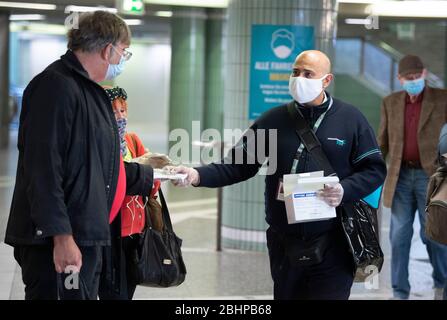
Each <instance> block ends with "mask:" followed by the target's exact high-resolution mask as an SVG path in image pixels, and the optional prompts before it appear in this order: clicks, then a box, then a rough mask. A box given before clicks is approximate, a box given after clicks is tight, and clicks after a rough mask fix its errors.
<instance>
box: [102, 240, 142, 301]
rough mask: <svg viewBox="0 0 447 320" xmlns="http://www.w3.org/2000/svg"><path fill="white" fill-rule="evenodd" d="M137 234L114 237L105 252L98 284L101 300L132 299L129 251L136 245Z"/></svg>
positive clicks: (133, 287) (132, 288)
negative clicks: (110, 245)
mask: <svg viewBox="0 0 447 320" xmlns="http://www.w3.org/2000/svg"><path fill="white" fill-rule="evenodd" d="M138 237H139V235H133V236H132V237H124V238H120V239H114V241H112V247H111V248H110V247H109V248H108V251H107V252H106V253H105V258H104V265H103V270H102V274H101V279H100V284H99V292H98V294H99V299H101V300H132V298H133V295H134V293H135V290H136V288H137V285H136V283H135V282H134V281H133V280H132V276H131V274H130V271H129V270H130V265H131V259H132V257H131V253H132V250H133V249H134V248H135V247H136V245H137V242H136V241H137V238H138Z"/></svg>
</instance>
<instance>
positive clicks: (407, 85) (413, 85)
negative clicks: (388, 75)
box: [402, 77, 425, 96]
mask: <svg viewBox="0 0 447 320" xmlns="http://www.w3.org/2000/svg"><path fill="white" fill-rule="evenodd" d="M402 87H403V88H404V90H405V91H407V92H408V94H411V95H413V96H416V95H418V94H419V93H421V92H422V90H424V87H425V79H424V77H420V78H419V79H416V80H404V83H403V85H402Z"/></svg>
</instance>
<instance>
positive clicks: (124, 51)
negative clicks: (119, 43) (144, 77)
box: [112, 45, 132, 61]
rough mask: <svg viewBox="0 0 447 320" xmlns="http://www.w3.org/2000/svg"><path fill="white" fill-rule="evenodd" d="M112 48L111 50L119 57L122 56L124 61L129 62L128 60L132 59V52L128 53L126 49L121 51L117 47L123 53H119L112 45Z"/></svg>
mask: <svg viewBox="0 0 447 320" xmlns="http://www.w3.org/2000/svg"><path fill="white" fill-rule="evenodd" d="M112 47H113V49H115V50H116V51H117V52H118V54H119V55H120V56H122V57H123V58H124V61H129V60H130V58H131V57H132V52H129V51H127V50H126V49H122V48H119V47H118V48H119V49H121V50H122V51H123V53H119V51H118V49H117V48H116V47H115V46H114V45H112Z"/></svg>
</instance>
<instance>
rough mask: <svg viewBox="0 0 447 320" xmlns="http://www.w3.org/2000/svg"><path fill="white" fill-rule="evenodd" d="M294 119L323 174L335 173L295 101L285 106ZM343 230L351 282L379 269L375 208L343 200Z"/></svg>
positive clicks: (360, 279) (362, 202) (381, 254)
mask: <svg viewBox="0 0 447 320" xmlns="http://www.w3.org/2000/svg"><path fill="white" fill-rule="evenodd" d="M287 109H288V112H289V114H290V116H291V117H292V119H293V121H294V122H295V126H296V133H297V134H298V136H299V137H300V139H301V142H302V143H303V145H304V146H305V148H306V150H307V151H308V152H309V153H310V154H311V156H312V158H313V159H314V160H315V161H316V162H317V163H318V164H319V165H320V167H321V168H322V169H323V170H324V174H325V176H330V175H336V173H335V171H334V169H333V168H332V166H331V164H330V162H329V160H328V158H327V157H326V154H325V153H324V151H323V148H322V147H321V143H320V141H319V140H318V138H317V136H316V135H315V132H314V131H313V130H312V129H311V128H310V126H309V124H308V123H307V121H306V120H305V119H304V117H303V115H302V114H301V112H300V111H299V110H298V109H297V108H296V107H295V105H294V103H290V104H289V105H288V106H287ZM337 213H338V216H339V217H340V218H341V224H342V227H343V231H344V233H345V235H346V239H347V241H348V243H349V247H350V251H351V253H352V257H353V260H354V263H355V267H356V268H355V270H354V276H355V278H354V281H356V282H363V281H365V279H366V278H367V277H368V276H371V275H372V274H377V273H378V272H380V270H381V269H382V265H383V252H382V249H381V247H380V243H379V237H378V222H377V221H378V220H377V209H375V208H373V207H371V206H370V205H369V204H367V203H366V202H365V201H363V200H357V201H353V202H345V203H343V204H342V205H340V206H339V207H338V208H337Z"/></svg>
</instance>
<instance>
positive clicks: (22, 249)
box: [14, 245, 104, 300]
mask: <svg viewBox="0 0 447 320" xmlns="http://www.w3.org/2000/svg"><path fill="white" fill-rule="evenodd" d="M79 250H80V251H81V254H82V267H81V271H80V273H79V274H74V273H72V272H71V271H70V270H67V271H68V272H67V273H62V274H58V273H57V272H56V269H55V266H54V262H53V245H30V246H17V247H15V248H14V257H15V259H16V260H17V262H18V264H19V265H20V267H21V268H22V279H23V283H24V284H25V300H57V299H61V300H96V299H97V296H98V287H99V277H100V274H101V268H102V257H103V250H104V247H102V246H91V247H79Z"/></svg>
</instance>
